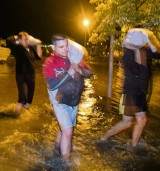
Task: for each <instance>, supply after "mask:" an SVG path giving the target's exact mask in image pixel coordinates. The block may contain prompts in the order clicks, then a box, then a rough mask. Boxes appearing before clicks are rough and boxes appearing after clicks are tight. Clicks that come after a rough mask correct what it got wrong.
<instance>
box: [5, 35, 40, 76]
mask: <svg viewBox="0 0 160 171" xmlns="http://www.w3.org/2000/svg"><path fill="white" fill-rule="evenodd" d="M6 43H7V47H9V48H10V49H11V54H12V55H13V56H14V57H15V59H16V74H25V75H34V74H35V69H34V60H41V58H40V57H39V56H38V54H37V52H36V50H35V49H34V48H33V47H32V46H29V47H28V49H26V48H24V47H23V46H22V45H20V44H19V45H17V44H16V43H15V39H14V36H11V37H9V38H7V40H6Z"/></svg>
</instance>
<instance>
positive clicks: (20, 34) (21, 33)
mask: <svg viewBox="0 0 160 171" xmlns="http://www.w3.org/2000/svg"><path fill="white" fill-rule="evenodd" d="M28 35H29V34H28V33H27V32H25V31H21V32H20V33H19V34H18V39H21V38H22V36H28Z"/></svg>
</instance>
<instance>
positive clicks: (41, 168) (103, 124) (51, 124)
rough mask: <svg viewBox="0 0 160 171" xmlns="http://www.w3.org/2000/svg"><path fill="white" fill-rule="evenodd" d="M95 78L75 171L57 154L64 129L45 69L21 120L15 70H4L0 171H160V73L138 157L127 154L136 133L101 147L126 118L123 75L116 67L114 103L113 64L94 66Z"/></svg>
mask: <svg viewBox="0 0 160 171" xmlns="http://www.w3.org/2000/svg"><path fill="white" fill-rule="evenodd" d="M91 68H92V70H93V72H94V76H93V78H92V79H86V80H85V91H84V93H83V95H82V99H81V103H80V105H79V112H78V118H77V126H76V128H75V133H74V142H73V161H74V164H73V165H72V166H68V165H65V164H64V163H63V162H62V161H61V158H60V155H59V153H57V151H56V149H54V142H55V136H56V132H57V130H58V124H57V122H56V119H55V117H54V115H53V113H52V108H51V105H50V102H49V99H48V95H47V91H46V84H45V82H44V79H43V77H42V74H41V73H42V72H41V66H40V65H39V66H38V67H37V68H36V73H37V74H36V92H35V96H34V101H33V104H32V106H31V109H30V110H25V109H24V110H23V111H22V114H21V115H20V116H19V117H17V116H16V115H15V110H16V103H15V102H16V99H17V89H16V83H15V73H14V67H13V66H7V65H6V64H4V65H0V125H1V131H0V139H1V141H0V151H1V155H0V170H5V171H10V170H12V171H52V170H53V171H62V170H73V171H78V170H79V171H100V170H102V171H124V170H125V171H131V170H137V171H140V170H142V171H143V170H147V169H149V170H152V169H155V170H156V169H157V171H158V170H160V165H159V162H160V157H159V151H160V136H159V134H160V125H159V121H160V120H159V119H158V115H160V112H159V111H160V110H159V99H160V96H157V95H160V92H159V91H160V87H159V82H160V78H159V74H160V69H159V68H157V69H155V71H154V86H153V96H152V98H151V103H150V113H151V114H153V115H154V116H156V118H155V117H152V116H150V115H149V116H148V117H149V119H148V124H147V126H146V129H145V131H144V133H143V136H142V139H141V142H140V145H141V147H142V148H140V150H139V151H138V153H136V154H135V153H131V152H128V151H127V150H126V146H125V144H126V143H127V142H128V140H129V139H130V138H131V129H130V130H128V131H126V132H124V133H121V134H119V135H116V136H115V137H113V138H111V139H110V140H108V141H106V142H103V143H98V142H97V143H96V142H95V141H94V140H95V139H98V138H99V137H100V136H101V135H102V134H103V133H104V132H105V131H106V130H107V129H109V128H110V127H111V126H112V125H113V124H114V123H116V122H117V121H119V120H120V119H121V115H119V114H118V102H119V98H120V94H121V89H122V82H123V71H122V70H121V67H119V66H118V65H115V66H114V78H113V92H112V96H113V97H112V100H109V99H107V97H106V95H107V86H106V85H107V81H108V79H107V72H108V67H107V65H98V64H94V65H93V64H91Z"/></svg>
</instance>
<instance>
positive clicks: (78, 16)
mask: <svg viewBox="0 0 160 171" xmlns="http://www.w3.org/2000/svg"><path fill="white" fill-rule="evenodd" d="M93 12H94V7H93V6H92V5H91V4H90V3H89V0H1V1H0V37H1V38H4V39H5V38H7V37H8V36H10V35H12V34H18V32H20V31H27V32H28V33H29V34H31V35H33V36H34V37H37V38H39V39H41V40H42V41H43V42H44V43H50V37H51V36H52V34H54V33H57V32H58V33H63V34H66V35H68V36H70V37H71V38H73V39H75V40H76V41H77V42H79V43H83V40H84V30H85V28H84V26H83V23H82V22H83V18H84V16H86V17H87V18H89V19H90V20H91V17H92V16H93Z"/></svg>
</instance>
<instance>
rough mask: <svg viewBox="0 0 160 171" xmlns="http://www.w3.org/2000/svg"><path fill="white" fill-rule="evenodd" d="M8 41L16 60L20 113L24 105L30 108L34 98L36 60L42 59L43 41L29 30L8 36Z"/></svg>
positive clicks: (18, 111) (18, 107) (18, 109)
mask: <svg viewBox="0 0 160 171" xmlns="http://www.w3.org/2000/svg"><path fill="white" fill-rule="evenodd" d="M6 43H7V46H8V47H9V48H10V49H11V54H12V55H13V56H14V57H15V60H16V83H17V88H18V101H17V113H20V111H21V109H22V107H25V108H27V109H29V107H30V105H31V103H32V100H33V96H34V90H35V69H34V60H41V57H42V50H41V41H40V40H39V39H35V38H33V37H32V36H30V35H29V34H28V33H27V32H20V33H19V34H18V36H10V37H8V38H7V40H6ZM33 46H35V48H36V49H35V48H34V47H33ZM26 90H27V91H26Z"/></svg>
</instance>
